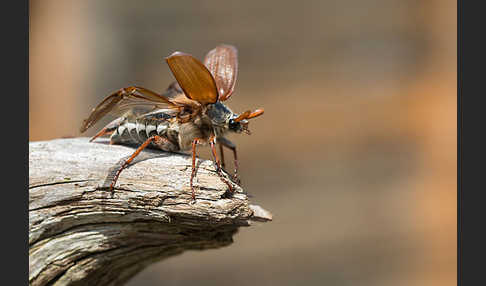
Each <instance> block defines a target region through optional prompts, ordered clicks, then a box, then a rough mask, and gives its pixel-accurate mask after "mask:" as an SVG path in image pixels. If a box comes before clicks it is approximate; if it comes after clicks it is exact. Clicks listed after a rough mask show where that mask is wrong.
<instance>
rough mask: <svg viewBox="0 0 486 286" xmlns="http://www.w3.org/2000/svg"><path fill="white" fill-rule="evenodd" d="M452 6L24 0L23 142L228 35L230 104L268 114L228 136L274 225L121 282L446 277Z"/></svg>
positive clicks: (453, 136) (392, 0)
mask: <svg viewBox="0 0 486 286" xmlns="http://www.w3.org/2000/svg"><path fill="white" fill-rule="evenodd" d="M456 6H457V2H456V1H452V0H445V1H444V0H442V1H439V0H422V1H418V0H369V1H360V0H340V1H338V0H315V1H281V0H280V1H274V0H272V1H233V0H224V1H223V0H218V1H164V2H163V1H120V0H116V1H115V0H104V1H64V0H43V1H39V0H32V1H30V34H29V49H30V52H29V53H30V59H29V60H30V62H29V90H30V91H29V101H30V102H29V124H30V127H29V136H30V140H31V141H38V140H49V139H53V138H60V137H64V136H92V135H94V134H95V133H96V132H97V131H98V130H99V129H101V128H102V127H103V126H104V124H106V123H107V122H109V120H110V118H106V119H104V121H103V122H100V123H98V124H97V125H96V126H95V127H94V128H92V129H90V130H88V132H86V134H82V135H81V134H79V131H78V130H79V127H80V124H81V122H82V120H83V119H84V118H86V117H87V116H88V114H89V112H90V110H91V108H93V107H94V106H95V105H96V104H98V102H99V101H100V100H102V99H103V98H104V97H105V96H107V95H108V94H110V93H111V92H113V91H115V90H117V89H119V88H121V87H127V86H130V85H139V86H143V87H146V88H149V89H152V90H155V91H159V92H163V91H164V90H165V89H166V88H167V86H168V84H169V83H171V82H172V81H173V77H172V75H171V73H170V71H169V69H168V67H167V65H166V63H165V62H164V60H163V58H164V57H166V56H168V55H169V54H171V53H172V52H174V51H176V50H179V51H184V52H187V53H191V54H192V55H194V56H196V57H198V58H200V59H203V58H204V56H205V54H206V52H208V51H209V50H210V49H212V48H214V47H215V46H216V45H218V44H220V43H227V44H232V45H235V46H236V47H237V48H238V51H239V71H238V73H239V74H238V80H237V83H236V88H235V93H234V95H233V96H232V97H231V98H230V100H229V101H227V104H228V106H230V108H232V109H233V110H234V111H237V112H241V111H244V110H247V109H254V108H258V107H264V108H265V114H264V115H263V116H262V117H259V118H257V119H254V120H252V121H251V123H250V129H251V130H252V132H253V134H252V135H251V136H247V135H239V136H238V135H235V136H231V137H230V139H231V140H233V141H234V142H235V143H236V144H237V146H238V152H239V154H238V155H239V161H240V174H241V177H242V182H243V187H244V188H245V189H246V191H248V192H249V193H250V194H251V195H252V196H253V197H252V201H253V203H255V204H259V205H261V206H263V207H264V208H266V209H267V210H269V211H271V212H272V213H273V215H274V221H272V222H270V223H265V224H259V225H255V226H253V227H250V228H244V229H241V231H240V232H239V233H238V234H237V235H236V236H235V242H234V244H232V245H231V246H229V247H226V248H222V249H216V250H211V251H205V252H196V251H194V252H186V253H184V254H183V255H180V256H178V257H174V258H171V259H169V260H167V261H164V262H160V263H155V264H153V265H152V266H150V267H149V268H147V269H145V270H144V271H142V272H141V273H139V274H138V275H137V276H136V277H134V278H133V279H132V280H131V281H130V282H129V283H128V285H131V286H133V285H146V286H148V285H161V284H164V285H228V284H230V285H233V286H236V285H297V284H301V285H456V282H457V280H456V277H457V272H456V269H457V262H456V258H457V255H456V253H457V250H456V243H457V240H456V235H457V231H456V225H457V223H456V222H457V220H456V216H457V213H456V206H457V201H456V197H457V195H456V190H457V188H456V180H457V176H456V173H457V169H456V162H457V160H456V158H457V152H456V150H457V144H456V141H457V130H456V126H457V125H456V124H457V120H456V118H457V112H456V110H457V105H456V101H457V87H456V86H457V74H456V67H457V65H456V63H457V56H456V52H457V44H456V40H457V37H456V35H457V29H456V22H457V21H456V20H457V8H456ZM202 149H204V148H201V150H202ZM208 154H209V153H208V152H207V150H205V151H202V152H201V156H202V157H205V158H210V157H209V156H208ZM226 155H227V159H228V160H227V161H229V162H231V154H230V153H228V152H227V153H226ZM230 169H231V168H230Z"/></svg>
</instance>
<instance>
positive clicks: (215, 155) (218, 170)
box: [209, 136, 233, 193]
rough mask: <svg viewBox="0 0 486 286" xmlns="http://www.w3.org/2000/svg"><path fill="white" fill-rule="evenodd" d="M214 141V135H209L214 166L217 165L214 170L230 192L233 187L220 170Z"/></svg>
mask: <svg viewBox="0 0 486 286" xmlns="http://www.w3.org/2000/svg"><path fill="white" fill-rule="evenodd" d="M215 141H216V140H215V137H214V136H211V137H210V138H209V145H210V146H211V152H212V154H213V157H214V161H216V166H217V169H216V172H217V173H218V175H219V178H220V179H221V181H223V182H224V183H225V184H226V185H227V186H228V188H229V190H230V192H231V193H232V192H233V187H232V186H231V184H230V183H229V182H228V181H227V180H226V179H225V178H224V175H223V172H221V162H220V161H219V158H218V154H217V153H216V147H215Z"/></svg>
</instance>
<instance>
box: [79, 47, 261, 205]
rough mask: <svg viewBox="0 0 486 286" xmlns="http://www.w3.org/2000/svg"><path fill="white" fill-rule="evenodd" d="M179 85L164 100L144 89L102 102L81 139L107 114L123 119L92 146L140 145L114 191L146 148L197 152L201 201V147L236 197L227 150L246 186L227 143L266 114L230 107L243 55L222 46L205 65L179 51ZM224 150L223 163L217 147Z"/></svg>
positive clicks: (175, 56) (173, 60) (175, 61)
mask: <svg viewBox="0 0 486 286" xmlns="http://www.w3.org/2000/svg"><path fill="white" fill-rule="evenodd" d="M165 60H166V62H167V64H168V66H169V68H170V70H171V72H172V74H173V75H174V77H175V79H176V81H175V82H173V83H171V84H170V85H169V87H168V88H167V90H166V91H165V93H163V94H158V93H156V92H154V91H151V90H149V89H147V88H144V87H139V86H129V87H125V88H121V89H119V90H117V91H115V92H113V93H112V94H110V95H109V96H107V97H106V98H105V99H104V100H103V101H101V102H100V103H99V104H98V105H97V106H96V107H95V108H93V110H92V111H91V114H90V115H89V117H88V118H87V119H85V120H84V121H83V123H82V126H81V128H80V131H81V133H83V132H85V131H86V130H87V129H88V128H90V127H91V126H93V125H94V124H95V123H96V122H98V121H99V120H100V119H101V118H103V117H104V116H105V115H107V114H112V115H115V116H118V117H117V118H116V119H115V120H113V121H112V122H110V123H109V124H108V125H106V126H105V127H104V128H103V129H101V130H100V131H99V132H98V133H97V134H96V135H95V136H93V137H92V138H91V140H90V142H91V141H93V140H95V139H96V138H98V137H100V136H103V135H110V134H111V136H110V144H124V143H132V144H140V146H139V147H138V148H137V149H136V150H135V152H134V153H133V154H132V155H131V156H130V157H129V158H128V159H127V160H125V161H124V163H123V164H122V165H121V167H120V168H119V169H118V171H117V172H116V174H115V176H114V178H113V180H112V182H111V184H110V191H113V189H114V186H115V184H116V181H117V180H118V177H119V176H120V173H121V172H122V171H123V169H125V168H126V167H127V166H128V165H129V164H130V162H132V161H133V159H134V158H135V157H136V156H137V155H138V154H139V153H140V152H141V151H142V150H143V149H145V148H146V147H148V146H151V147H153V148H158V149H161V150H164V151H169V152H170V151H172V152H177V151H188V150H192V172H191V177H190V187H191V191H192V199H193V200H195V190H194V186H193V179H194V176H195V172H196V168H195V162H196V146H197V145H200V144H202V145H207V144H209V146H210V148H211V152H212V155H213V159H214V161H215V163H216V166H217V168H216V170H217V173H218V175H219V177H220V178H221V180H222V181H223V182H224V183H226V185H227V186H228V188H229V191H230V192H233V187H232V186H231V184H230V182H228V181H227V180H226V179H225V177H224V175H223V173H222V168H224V154H223V147H226V148H228V149H230V150H232V151H233V157H234V165H235V171H234V175H233V180H234V181H236V183H237V184H240V183H241V181H240V178H239V175H238V158H237V153H236V146H235V144H234V143H233V142H231V141H230V140H228V139H227V138H225V135H226V134H228V133H229V132H233V133H246V134H251V132H250V131H249V129H248V120H249V119H252V118H255V117H258V116H260V115H262V114H263V112H264V110H263V109H262V108H261V109H256V110H254V111H251V110H247V111H245V112H243V113H240V114H237V113H235V112H233V111H232V110H231V109H230V108H228V107H227V106H226V105H225V104H223V102H224V101H226V100H228V99H229V98H230V96H231V95H232V94H233V92H234V87H235V82H236V77H237V73H238V52H237V49H236V48H235V47H234V46H231V45H226V44H222V45H219V46H217V47H216V48H214V49H212V50H211V51H209V52H208V53H207V55H206V57H205V59H204V64H203V63H202V62H201V61H199V60H198V59H196V58H194V57H193V56H192V55H190V54H187V53H183V52H179V51H176V52H174V53H172V54H171V55H170V56H168V57H166V58H165ZM216 144H219V148H220V154H221V160H220V159H219V157H218V155H217V152H216V147H215V145H216Z"/></svg>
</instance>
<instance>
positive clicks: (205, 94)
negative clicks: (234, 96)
mask: <svg viewBox="0 0 486 286" xmlns="http://www.w3.org/2000/svg"><path fill="white" fill-rule="evenodd" d="M165 60H166V61H167V64H168V65H169V68H170V70H171V71H172V74H174V77H175V78H176V80H177V82H178V83H179V86H180V87H181V88H182V90H183V91H184V93H185V95H186V96H187V97H188V98H190V99H192V100H195V101H197V102H199V103H200V104H203V105H206V104H209V103H216V101H218V90H217V88H216V83H215V81H214V78H213V76H212V75H211V73H210V72H209V70H208V69H207V68H206V67H205V66H204V65H203V64H202V63H201V62H200V61H199V60H197V59H196V58H194V57H193V56H191V55H189V54H186V53H181V52H175V53H173V54H172V55H170V56H169V57H167V58H166V59H165Z"/></svg>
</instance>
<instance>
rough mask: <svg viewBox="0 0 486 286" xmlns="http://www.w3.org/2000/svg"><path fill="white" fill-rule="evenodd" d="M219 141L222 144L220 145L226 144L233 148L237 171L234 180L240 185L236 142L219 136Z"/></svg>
mask: <svg viewBox="0 0 486 286" xmlns="http://www.w3.org/2000/svg"><path fill="white" fill-rule="evenodd" d="M218 143H219V144H220V146H225V147H226V148H228V149H231V150H232V151H233V157H234V163H235V173H234V174H233V180H235V182H236V183H237V184H238V185H241V180H240V177H239V175H238V156H237V155H236V146H235V144H234V143H233V142H231V141H229V140H228V139H226V138H224V137H218ZM221 151H222V148H221Z"/></svg>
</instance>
